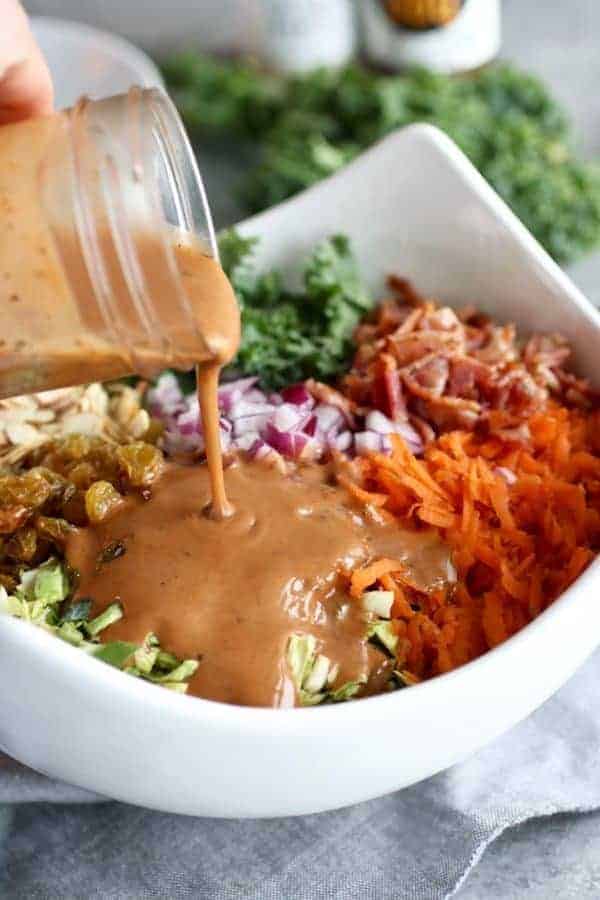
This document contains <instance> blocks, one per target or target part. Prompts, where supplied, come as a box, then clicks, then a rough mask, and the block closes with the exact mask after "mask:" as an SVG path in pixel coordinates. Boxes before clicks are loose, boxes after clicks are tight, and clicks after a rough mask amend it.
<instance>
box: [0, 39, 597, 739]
mask: <svg viewBox="0 0 600 900" xmlns="http://www.w3.org/2000/svg"><path fill="white" fill-rule="evenodd" d="M92 30H93V29H92ZM399 136H402V139H406V137H408V136H411V137H413V138H417V139H418V140H421V139H424V140H425V141H426V142H428V143H433V144H434V145H435V146H436V147H437V148H438V149H439V150H440V151H441V152H442V153H443V155H444V157H445V158H446V161H447V162H448V163H449V164H450V165H451V166H452V167H453V168H454V169H455V170H457V171H458V172H459V174H460V175H461V176H462V177H463V178H464V179H465V180H466V181H467V182H468V184H469V185H470V187H471V188H472V189H473V190H474V191H475V192H476V193H477V195H478V197H479V199H480V200H481V201H482V202H483V203H485V204H486V205H487V206H488V208H489V209H490V211H491V212H492V213H493V214H494V215H495V216H496V217H497V218H498V219H500V220H501V222H502V223H503V224H504V225H505V226H506V227H507V229H508V230H509V231H510V232H511V233H512V235H513V236H514V237H515V238H517V239H518V241H519V242H520V243H521V244H522V245H525V247H526V248H527V249H528V250H529V252H530V254H531V255H533V256H534V257H535V258H536V260H537V262H538V263H540V264H541V265H542V267H543V268H544V269H545V270H546V272H548V274H549V275H550V276H551V277H552V279H553V280H554V281H555V282H558V285H559V287H560V288H561V289H562V290H563V292H564V293H566V294H567V295H568V297H569V299H570V300H571V301H572V302H574V303H575V304H576V305H577V306H578V307H579V308H580V310H581V311H582V313H584V314H585V316H586V317H587V318H588V319H589V321H590V323H591V324H592V325H594V326H595V327H596V328H597V329H598V330H599V332H600V312H599V311H598V310H596V308H595V307H594V306H593V305H592V304H591V303H590V301H589V300H587V298H586V297H585V296H584V295H583V293H582V292H581V291H580V290H579V289H578V288H577V287H576V286H575V285H574V284H573V282H572V281H571V279H570V278H569V277H568V275H566V274H565V273H564V272H563V271H562V269H560V267H559V266H558V265H557V264H556V263H555V262H554V260H552V259H551V257H550V256H549V255H548V254H547V253H546V251H545V250H544V249H543V248H542V247H541V246H540V244H539V243H538V242H537V241H536V239H535V238H534V237H533V236H532V235H531V234H530V232H529V231H528V230H527V229H526V228H525V226H524V225H523V224H522V223H521V222H520V220H519V219H518V218H517V217H516V216H515V214H514V213H513V212H512V211H511V210H510V209H509V208H508V206H507V205H506V204H505V203H504V201H503V200H501V198H500V197H499V196H498V195H497V194H496V192H495V191H494V190H493V188H492V187H491V186H490V185H489V184H488V183H487V182H486V181H485V179H484V178H483V177H482V176H481V175H480V174H479V172H478V171H477V170H476V169H475V167H474V166H473V165H472V164H471V163H470V162H469V160H468V159H467V157H466V156H465V155H464V154H463V153H462V151H460V150H459V149H458V147H457V146H456V145H455V144H454V142H453V141H451V139H450V138H448V137H447V136H446V135H445V134H444V133H443V132H441V131H439V130H438V129H437V128H435V127H434V126H431V125H427V124H418V123H417V124H414V125H409V126H407V127H405V128H402V129H399V130H398V131H396V132H394V133H392V134H390V135H388V136H387V137H385V138H383V140H382V141H379V142H378V143H377V144H375V145H373V146H372V147H371V148H369V149H368V150H367V151H366V152H365V153H363V154H361V155H360V156H359V157H358V158H357V159H356V160H354V161H353V162H352V163H350V164H349V165H348V166H345V167H344V168H343V169H342V170H340V171H338V172H336V173H335V174H334V175H332V176H330V177H329V178H327V179H325V180H324V181H322V182H320V183H318V184H316V185H314V186H313V187H311V188H309V189H308V190H306V191H303V192H302V193H301V194H298V195H296V196H295V197H292V198H290V199H289V200H286V201H284V202H283V203H281V204H278V205H277V206H275V207H272V208H270V209H268V210H266V211H264V212H263V213H260V214H259V215H257V216H253V217H252V218H250V219H246V220H244V222H243V223H241V225H242V227H243V230H244V231H245V232H251V231H252V226H253V224H254V223H256V222H258V221H259V220H260V219H263V218H265V217H268V216H270V215H272V214H273V212H274V211H276V210H278V209H279V208H281V207H283V206H288V205H290V204H296V203H302V202H303V201H304V199H305V198H306V197H307V196H308V195H310V194H314V193H315V192H317V191H320V190H322V188H323V186H325V185H327V184H330V183H333V182H339V181H340V180H343V179H344V178H346V177H347V173H348V171H349V170H355V171H357V170H358V171H360V169H361V167H362V166H363V165H365V164H368V162H369V160H370V158H371V157H372V156H373V155H374V154H376V153H377V152H378V150H379V148H380V147H381V146H382V145H383V144H386V143H390V142H392V141H395V140H398V138H399ZM598 583H600V557H598V558H596V559H595V560H593V561H592V562H591V564H590V565H589V566H588V568H587V569H586V570H585V571H584V572H583V573H582V574H581V575H580V576H579V578H577V580H576V581H575V582H573V584H572V585H570V587H569V588H568V589H567V590H566V591H564V592H563V593H562V594H561V595H560V596H559V597H558V598H557V599H556V600H554V601H553V603H551V604H550V606H548V607H547V608H546V609H545V610H544V611H543V612H542V613H541V614H540V615H539V616H538V617H537V618H536V619H534V620H533V621H532V622H530V623H529V624H528V625H526V626H525V627H524V628H523V629H521V630H520V631H519V632H517V633H516V634H514V635H512V636H511V637H509V638H508V639H507V640H505V641H503V642H502V643H501V644H499V645H498V646H496V647H494V648H492V649H490V650H488V651H486V652H485V653H483V654H482V655H481V656H479V657H477V658H476V659H474V660H471V661H470V662H468V663H465V664H463V665H461V666H459V667H458V668H456V669H453V670H452V671H450V672H446V673H444V674H442V675H438V676H436V677H435V678H432V679H430V680H428V681H424V682H420V683H418V684H416V685H413V686H411V688H410V690H409V691H406V690H398V691H393V692H390V693H388V694H379V695H376V696H373V697H368V698H364V699H362V700H359V701H357V702H350V703H338V704H330V705H323V706H315V707H306V708H302V707H293V708H289V709H275V708H261V707H248V706H239V705H236V704H228V703H221V702H219V701H215V700H208V699H205V698H202V697H196V696H187V695H181V694H176V693H173V692H171V691H167V690H164V689H163V690H158V689H157V687H156V685H153V684H150V683H149V682H145V681H142V679H138V678H133V677H131V676H130V677H127V675H126V673H124V672H121V671H120V670H117V669H115V668H113V667H112V666H110V665H107V664H106V663H102V662H101V661H100V660H96V659H94V658H93V657H90V656H88V655H87V654H85V653H83V652H82V651H81V650H79V649H77V648H76V647H73V646H71V645H69V644H67V643H65V642H63V641H61V640H60V639H57V638H56V637H55V636H54V635H52V634H50V633H48V632H46V631H44V629H43V628H39V627H37V626H32V625H31V624H30V623H29V622H25V621H23V620H20V619H16V618H14V617H12V616H10V615H8V614H4V615H0V633H1V632H2V630H4V629H6V630H7V631H9V632H12V638H11V639H12V641H13V643H15V644H19V645H21V646H25V645H27V646H26V648H25V649H26V651H27V652H35V653H40V654H42V655H45V656H46V657H47V659H48V660H49V661H50V662H52V664H54V665H57V666H62V667H63V669H65V670H67V671H68V674H69V675H72V677H74V678H78V679H86V680H87V681H88V682H89V685H90V687H91V688H92V689H97V690H99V689H106V690H107V691H110V692H111V694H113V695H114V693H115V692H118V693H119V694H120V695H121V696H122V697H124V696H129V697H130V698H131V699H132V700H135V701H137V700H138V699H139V701H140V702H142V703H144V704H145V706H146V707H147V708H148V707H152V708H153V711H154V710H156V712H159V711H160V712H162V713H165V714H170V715H171V716H173V717H176V718H179V717H180V716H181V717H185V718H186V719H188V720H191V719H192V718H193V719H195V720H196V721H197V722H198V723H199V724H204V725H207V724H212V723H218V724H220V725H225V726H231V725H234V726H236V727H239V726H240V725H243V726H244V728H245V729H246V731H247V732H248V733H254V734H256V735H267V734H270V733H271V734H272V733H274V732H275V731H278V732H280V731H281V730H282V729H283V730H286V731H287V732H291V733H300V732H302V733H304V734H309V733H310V732H311V731H315V730H316V729H317V728H318V729H322V728H323V726H324V725H326V724H327V722H328V721H329V720H331V724H332V726H335V725H336V724H337V725H341V724H342V723H344V722H347V721H348V720H352V719H354V717H355V716H357V715H358V716H360V719H361V721H362V722H363V723H366V722H368V721H369V720H378V721H380V720H381V719H382V718H383V717H384V715H386V716H387V714H388V713H389V712H390V711H391V710H392V709H393V710H394V711H395V712H396V714H397V713H398V711H399V710H400V709H401V707H400V706H399V704H402V703H406V702H409V701H407V697H413V700H412V701H410V702H414V698H415V697H416V698H419V697H420V698H425V697H426V696H429V695H431V694H432V693H435V692H436V691H440V690H444V689H445V688H448V687H451V686H454V687H455V688H456V687H457V686H458V687H459V688H460V685H461V684H462V682H463V681H464V680H465V679H466V680H470V679H471V674H472V673H476V672H483V671H488V670H489V669H491V668H493V667H499V666H500V665H502V664H503V663H504V662H506V661H507V659H510V658H511V657H515V658H516V657H517V656H518V654H519V653H520V651H521V649H522V646H523V644H524V643H525V642H530V641H531V640H532V639H534V638H537V639H541V638H542V636H543V635H544V634H545V633H548V632H550V631H551V630H553V629H554V628H555V626H556V625H557V624H558V623H559V621H560V620H561V619H563V618H564V616H565V613H566V612H567V611H568V608H569V606H570V604H572V603H573V602H577V599H578V598H577V597H576V596H575V595H576V594H578V593H579V594H580V595H581V599H583V597H584V596H585V594H586V593H587V592H588V590H589V588H590V587H592V585H593V584H598ZM597 643H598V644H600V635H599V636H598V641H597ZM402 698H404V699H402Z"/></svg>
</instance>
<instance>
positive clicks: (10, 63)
mask: <svg viewBox="0 0 600 900" xmlns="http://www.w3.org/2000/svg"><path fill="white" fill-rule="evenodd" d="M52 100H53V91H52V80H51V78H50V72H49V71H48V66H47V65H46V62H45V60H44V57H43V56H42V54H41V51H40V48H39V47H38V45H37V44H36V42H35V39H34V37H33V35H32V33H31V31H30V28H29V22H28V20H27V16H26V14H25V11H24V10H23V7H22V6H21V4H20V3H19V2H18V0H0V124H1V125H4V124H6V123H8V122H18V121H19V120H20V119H27V118H29V117H30V116H43V115H47V114H48V113H51V112H52Z"/></svg>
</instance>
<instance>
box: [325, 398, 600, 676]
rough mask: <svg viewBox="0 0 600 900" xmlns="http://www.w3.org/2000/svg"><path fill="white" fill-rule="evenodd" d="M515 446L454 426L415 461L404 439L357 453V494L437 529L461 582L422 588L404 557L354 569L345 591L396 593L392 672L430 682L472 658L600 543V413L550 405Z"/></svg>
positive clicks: (525, 618) (511, 628)
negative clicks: (384, 450)
mask: <svg viewBox="0 0 600 900" xmlns="http://www.w3.org/2000/svg"><path fill="white" fill-rule="evenodd" d="M527 425H528V431H529V435H530V437H529V438H528V439H527V440H521V442H520V443H519V445H518V446H517V447H515V444H514V442H513V441H511V440H509V439H507V440H503V439H502V437H501V436H500V435H499V434H498V433H496V434H494V435H489V434H487V435H486V434H485V433H484V432H482V433H481V434H480V433H479V432H477V431H475V432H473V431H461V430H455V431H450V432H447V433H445V434H443V435H441V436H440V437H439V438H437V439H436V440H435V441H433V442H432V443H431V444H430V445H429V447H428V448H427V449H426V451H425V455H424V457H423V458H422V459H417V458H416V457H415V456H414V455H413V454H412V453H411V451H410V450H409V449H408V447H407V446H406V444H405V443H404V441H403V440H402V438H401V437H399V436H397V435H395V436H393V437H392V453H391V455H390V456H385V455H383V454H376V453H374V454H369V455H368V456H366V457H363V458H361V459H360V460H357V461H356V469H355V472H358V475H357V477H356V483H353V482H352V480H351V479H344V482H343V483H344V484H345V485H346V486H347V488H348V490H349V491H350V493H351V494H352V496H353V497H354V498H355V499H356V501H357V502H360V503H362V504H365V505H366V504H371V505H373V506H377V507H380V508H384V509H385V510H387V511H388V512H389V513H391V514H393V516H394V517H395V519H396V521H398V522H399V524H400V525H401V526H402V527H412V528H416V529H423V528H425V527H427V528H435V529H437V530H438V531H439V533H440V535H441V537H442V538H443V539H444V541H445V542H446V543H447V544H448V546H449V548H450V549H451V551H452V559H453V563H454V566H455V568H456V570H457V581H456V583H455V584H449V585H447V586H446V587H445V588H443V589H437V590H435V591H431V592H429V593H428V592H426V591H424V590H423V589H422V588H421V587H419V585H418V584H416V583H415V582H414V581H413V580H411V577H410V572H409V571H408V570H407V569H406V567H404V566H403V565H402V564H401V563H400V562H398V561H397V560H393V559H380V560H375V561H374V562H371V563H370V564H369V565H366V566H364V567H362V568H360V569H358V570H357V571H355V572H353V573H352V574H351V575H350V594H351V596H352V597H354V598H357V597H359V596H360V595H361V594H362V593H363V591H364V590H366V589H367V588H370V587H379V588H381V589H383V590H389V591H392V592H393V594H394V603H393V605H392V612H391V615H392V624H393V625H394V628H395V629H396V633H397V634H398V635H401V640H400V639H399V641H398V648H399V649H398V660H397V665H398V668H399V670H400V669H402V671H403V672H405V673H406V675H407V677H409V678H413V679H419V680H420V679H422V678H429V677H431V676H432V675H436V674H439V673H441V672H446V671H448V670H449V669H452V668H454V667H455V666H458V665H462V664H463V663H465V662H468V661H469V660H470V659H474V658H475V657H476V656H479V655H480V654H481V653H483V652H485V651H486V650H487V649H489V648H491V647H495V646H496V645H497V644H499V643H501V642H502V641H504V640H506V638H508V637H510V635H512V634H514V633H515V632H516V631H518V630H519V629H520V628H523V626H524V625H526V624H527V623H528V622H530V621H531V620H532V619H533V618H535V617H536V616H537V615H539V614H540V613H541V612H542V611H543V610H544V609H545V608H546V607H547V606H548V605H549V604H550V603H552V601H553V600H555V599H556V598H557V597H558V596H559V595H560V594H561V593H562V592H563V591H565V590H566V588H568V587H569V585H570V584H572V582H573V581H574V580H575V579H576V578H578V577H579V575H580V574H581V573H582V572H583V570H584V569H585V568H586V566H587V565H588V564H589V563H590V562H591V560H592V559H593V558H594V556H595V555H596V553H598V551H599V550H600V441H599V439H598V432H599V430H600V416H598V414H597V413H596V412H594V411H592V412H588V413H586V412H584V411H582V410H578V409H576V408H573V409H571V408H569V407H566V406H562V405H559V404H558V403H556V402H553V401H548V402H547V404H546V405H545V407H544V408H543V409H542V410H539V411H537V412H536V413H535V414H534V415H533V416H531V417H530V418H529V419H528V420H527Z"/></svg>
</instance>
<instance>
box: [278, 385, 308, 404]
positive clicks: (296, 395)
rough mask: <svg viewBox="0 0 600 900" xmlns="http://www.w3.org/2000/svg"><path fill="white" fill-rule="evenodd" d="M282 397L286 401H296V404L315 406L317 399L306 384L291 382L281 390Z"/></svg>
mask: <svg viewBox="0 0 600 900" xmlns="http://www.w3.org/2000/svg"><path fill="white" fill-rule="evenodd" d="M281 397H282V399H283V400H284V401H285V402H286V403H294V404H295V405H296V406H309V407H311V408H312V407H313V406H314V403H315V401H314V400H313V397H312V394H311V393H310V392H309V391H308V390H307V388H306V385H305V384H302V383H301V384H291V385H290V386H289V387H286V388H284V389H283V390H282V392H281Z"/></svg>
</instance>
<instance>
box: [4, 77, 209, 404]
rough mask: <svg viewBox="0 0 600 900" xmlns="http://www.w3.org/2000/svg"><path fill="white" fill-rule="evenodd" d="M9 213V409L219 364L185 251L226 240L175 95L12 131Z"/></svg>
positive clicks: (86, 109)
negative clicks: (48, 395)
mask: <svg viewBox="0 0 600 900" xmlns="http://www.w3.org/2000/svg"><path fill="white" fill-rule="evenodd" d="M0 211H1V215H2V224H1V229H2V230H1V237H0V303H1V304H2V334H1V335H0V397H7V396H11V395H15V394H21V393H29V392H33V391H39V390H45V389H48V388H55V387H61V386H65V385H72V384H82V383H84V382H87V381H94V380H105V379H110V378H115V377H120V376H122V375H127V374H131V373H134V372H135V373H138V374H141V375H143V376H149V375H152V374H154V373H155V372H157V371H159V370H160V369H162V368H165V367H166V366H171V367H175V368H181V369H188V368H190V367H191V366H192V365H193V364H194V363H197V362H202V361H203V360H205V359H207V358H209V356H210V353H211V349H210V347H208V346H207V342H206V339H205V337H204V335H203V329H202V322H201V321H199V317H198V315H197V308H195V307H194V304H193V303H192V302H191V298H190V284H192V280H193V279H192V280H190V278H189V277H187V278H186V277H184V273H183V272H182V256H181V251H182V249H183V250H185V248H186V247H187V248H194V250H197V249H199V250H201V252H202V253H203V254H204V255H205V256H204V258H206V257H207V256H208V257H213V258H218V255H217V248H216V243H215V236H214V231H213V227H212V221H211V216H210V211H209V208H208V204H207V201H206V195H205V192H204V188H203V185H202V180H201V178H200V174H199V172H198V169H197V166H196V162H195V159H194V155H193V152H192V149H191V147H190V144H189V142H188V139H187V136H186V134H185V130H184V128H183V126H182V124H181V121H180V119H179V116H178V114H177V112H176V110H175V108H174V106H173V104H172V103H171V101H170V100H169V99H168V97H167V96H166V95H165V94H163V93H162V92H161V91H158V90H141V89H139V88H132V89H131V90H130V91H129V93H128V94H124V95H119V96H116V97H111V98H109V99H106V100H101V101H95V102H92V101H88V100H85V99H84V100H81V101H80V102H79V103H78V104H77V105H76V106H74V107H73V108H72V109H69V110H65V111H62V112H59V113H56V114H55V115H53V116H49V117H46V118H39V119H32V120H29V121H25V122H20V123H18V124H15V125H7V126H4V127H2V128H1V129H0ZM184 264H185V263H184ZM196 306H197V305H196ZM200 319H201V317H200Z"/></svg>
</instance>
